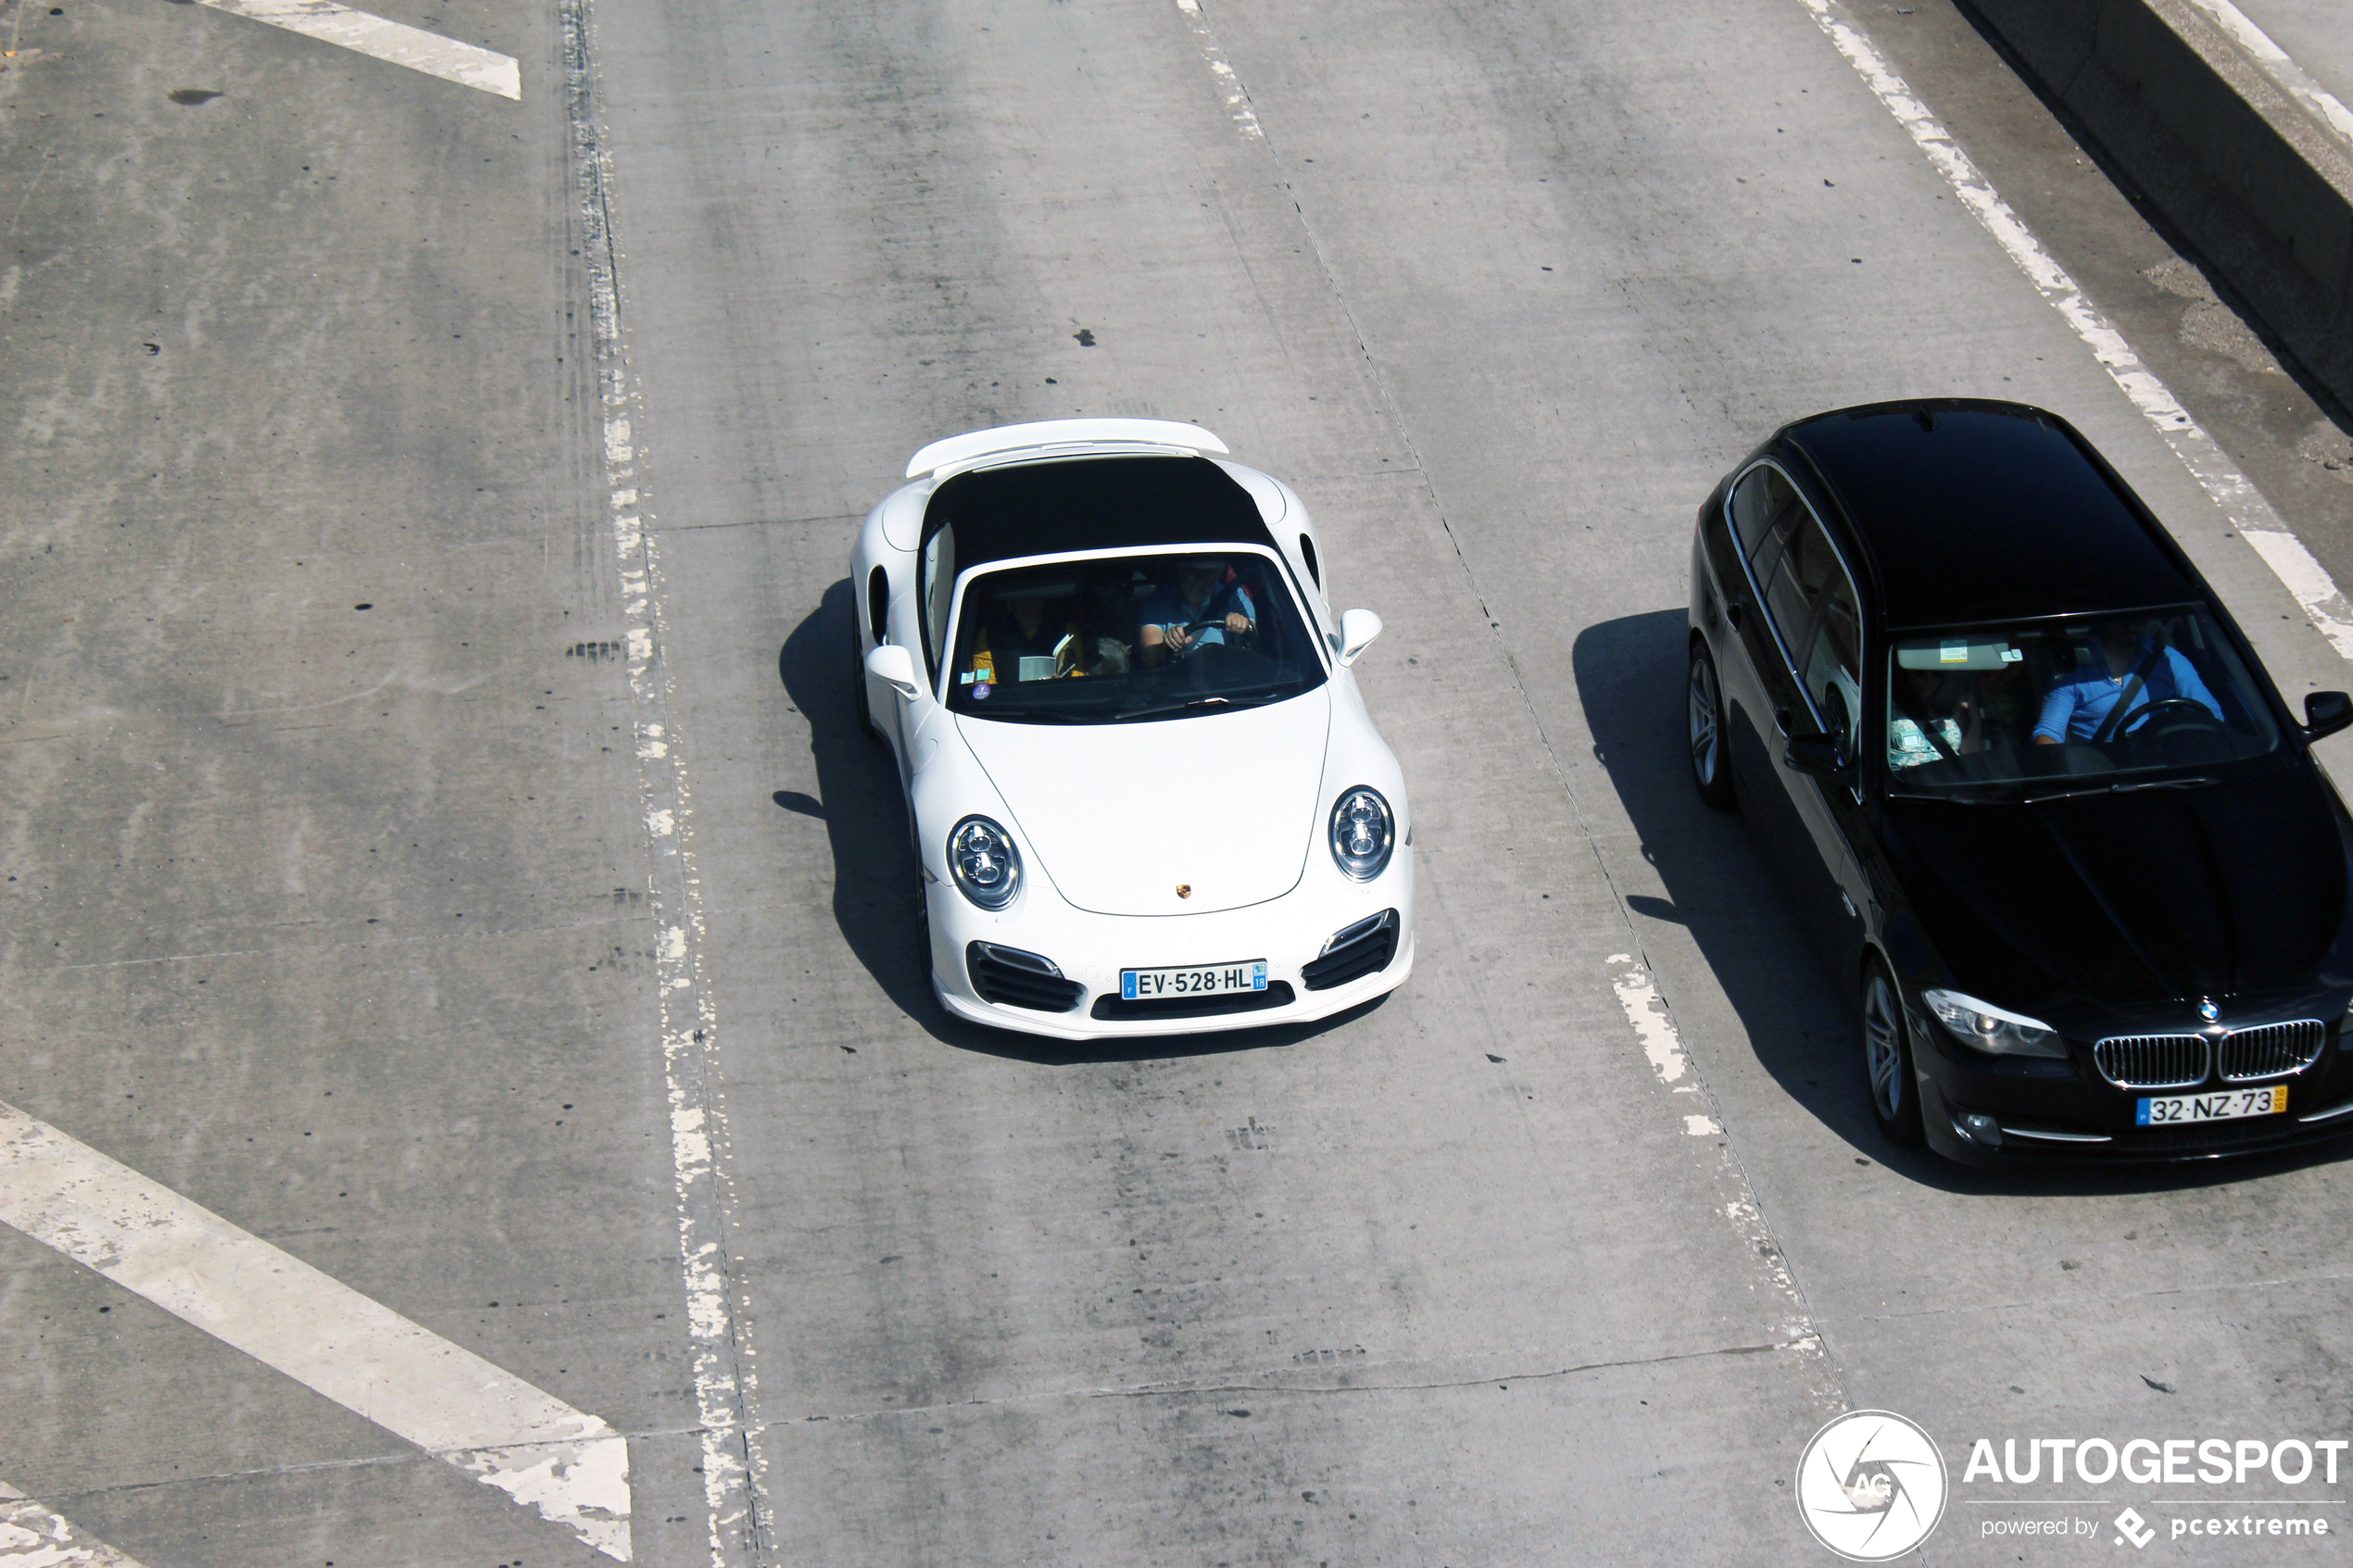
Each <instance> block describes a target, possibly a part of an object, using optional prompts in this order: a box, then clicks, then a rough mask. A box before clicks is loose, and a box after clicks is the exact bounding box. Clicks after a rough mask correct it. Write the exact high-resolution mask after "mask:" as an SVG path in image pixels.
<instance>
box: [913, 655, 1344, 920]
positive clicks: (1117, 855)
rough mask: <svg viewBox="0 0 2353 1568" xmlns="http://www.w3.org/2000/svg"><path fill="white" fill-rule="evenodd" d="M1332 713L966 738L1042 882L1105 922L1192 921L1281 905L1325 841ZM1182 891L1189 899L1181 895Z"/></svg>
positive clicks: (1021, 730) (1205, 717)
mask: <svg viewBox="0 0 2353 1568" xmlns="http://www.w3.org/2000/svg"><path fill="white" fill-rule="evenodd" d="M1330 722H1331V701H1330V698H1329V696H1327V693H1326V691H1325V689H1324V688H1322V687H1320V686H1319V687H1317V688H1316V689H1315V690H1314V691H1312V692H1308V693H1305V694H1303V695H1302V696H1295V697H1292V698H1291V699H1290V700H1289V701H1287V702H1278V703H1275V704H1273V705H1271V706H1269V707H1265V708H1244V709H1238V710H1236V711H1234V712H1231V713H1203V714H1196V715H1193V716H1190V717H1187V718H1182V719H1164V720H1146V721H1140V722H1137V723H1127V724H1071V725H1061V724H1010V723H1004V722H1000V721H989V720H986V719H971V718H960V719H958V720H957V730H958V733H959V734H962V735H963V738H964V744H965V745H966V746H970V747H971V748H972V754H973V756H974V757H975V759H978V761H979V763H980V765H981V768H982V769H983V770H984V771H986V772H987V773H988V782H989V783H991V784H995V785H996V786H997V793H998V794H999V795H1000V797H1003V799H1004V802H1005V809H1006V810H1007V811H1009V812H1010V813H1011V814H1012V816H1013V822H1010V823H1008V824H1007V825H1008V826H1010V827H1012V828H1013V831H1014V832H1015V833H1017V834H1020V836H1021V845H1022V848H1023V850H1024V852H1026V854H1027V855H1028V856H1029V857H1030V859H1032V861H1033V862H1034V866H1033V869H1034V871H1035V872H1037V873H1038V874H1040V875H1042V876H1045V877H1046V878H1048V879H1049V880H1050V881H1051V882H1052V883H1053V884H1054V886H1055V887H1056V888H1057V889H1058V890H1059V891H1060V892H1061V894H1062V896H1063V897H1064V898H1067V899H1069V900H1070V902H1071V903H1073V904H1075V905H1076V906H1077V907H1078V908H1080V909H1087V910H1090V911H1092V912H1093V913H1096V914H1104V915H1191V914H1205V913H1208V912H1209V911H1211V910H1214V909H1239V908H1240V907H1241V906H1243V905H1245V904H1263V903H1265V901H1266V900H1267V899H1269V898H1277V897H1281V896H1282V895H1284V894H1286V893H1288V892H1290V890H1291V889H1292V888H1293V887H1295V886H1297V885H1298V884H1299V877H1300V872H1301V870H1302V868H1303V867H1304V865H1305V864H1306V859H1307V851H1308V849H1309V847H1311V846H1312V845H1313V844H1314V843H1315V830H1316V826H1317V812H1318V808H1319V807H1320V806H1321V804H1322V802H1321V801H1320V799H1319V798H1318V796H1319V793H1320V791H1321V788H1322V783H1323V772H1324V738H1325V734H1326V732H1327V730H1328V728H1329V727H1330ZM1179 886H1184V887H1187V888H1189V889H1190V890H1191V891H1190V893H1189V896H1188V897H1181V898H1180V897H1177V894H1176V889H1177V888H1178V887H1179Z"/></svg>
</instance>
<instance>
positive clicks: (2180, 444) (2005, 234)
mask: <svg viewBox="0 0 2353 1568" xmlns="http://www.w3.org/2000/svg"><path fill="white" fill-rule="evenodd" d="M1803 3H1804V5H1805V6H1806V10H1807V11H1809V12H1811V13H1812V14H1813V18H1814V21H1815V25H1817V26H1818V27H1819V28H1820V29H1821V30H1822V31H1824V32H1825V33H1827V34H1829V35H1830V40H1831V43H1832V44H1835V45H1837V48H1838V52H1839V53H1840V54H1842V55H1843V56H1846V61H1847V63H1848V64H1849V65H1851V66H1853V67H1854V68H1855V69H1856V73H1857V74H1858V75H1860V76H1861V77H1862V79H1863V81H1864V82H1865V84H1866V85H1868V86H1869V88H1870V90H1871V93H1872V94H1873V95H1874V96H1876V97H1877V98H1878V99H1879V101H1880V102H1881V104H1882V105H1883V106H1885V107H1886V108H1887V111H1888V112H1889V113H1890V114H1893V115H1894V117H1895V119H1896V121H1897V122H1898V123H1899V124H1901V125H1902V126H1903V127H1904V129H1905V131H1906V132H1907V133H1908V134H1909V135H1910V136H1911V138H1912V141H1913V144H1915V145H1917V146H1918V147H1919V149H1920V151H1922V152H1923V153H1926V154H1927V155H1928V160H1929V162H1931V163H1932V164H1934V165H1935V166H1936V171H1937V172H1938V173H1940V174H1942V175H1944V181H1945V183H1947V184H1949V185H1950V186H1952V187H1953V193H1954V194H1956V195H1957V196H1959V197H1960V199H1961V205H1962V206H1964V207H1968V208H1969V211H1970V212H1971V213H1972V214H1974V215H1975V216H1976V218H1977V220H1978V222H1980V223H1981V224H1982V225H1984V227H1985V232H1987V233H1989V234H1992V235H1993V236H1994V242H1995V243H1996V244H1998V245H2000V246H2001V247H2002V249H2003V251H2004V252H2005V253H2007V255H2008V257H2009V258H2010V259H2011V260H2012V261H2014V262H2016V263H2017V264H2018V268H2019V270H2020V271H2022V272H2024V273H2025V274H2026V275H2027V277H2028V278H2029V279H2030V280H2032V282H2033V284H2034V287H2035V288H2036V290H2038V291H2039V292H2040V293H2041V294H2042V295H2043V298H2044V299H2045V301H2047V302H2048V303H2049V305H2050V307H2051V308H2052V309H2054V310H2056V311H2057V312H2058V313H2059V316H2060V317H2061V319H2063V320H2065V321H2066V322H2067V324H2068V325H2069V326H2070V327H2071V328H2073V329H2074V332H2075V335H2076V336H2077V337H2079V338H2081V339H2082V340H2083V344H2084V346H2086V347H2088V348H2089V349H2091V351H2092V357H2093V358H2095V359H2097V360H2098V361H2099V362H2100V366H2101V368H2102V369H2103V370H2107V371H2108V376H2109V378H2110V379H2112V380H2113V381H2114V382H2115V383H2116V384H2117V385H2118V386H2119V387H2120V388H2121V389H2122V390H2123V393H2124V395H2125V396H2126V397H2128V398H2130V399H2131V400H2132V403H2133V407H2134V408H2138V409H2139V410H2140V411H2141V414H2142V416H2143V417H2144V418H2145V419H2146V420H2148V421H2149V423H2150V424H2152V425H2155V426H2156V427H2157V433H2158V434H2159V435H2161V436H2163V437H2164V438H2165V442H2166V445H2169V446H2171V447H2172V448H2173V455H2174V456H2175V457H2177V458H2180V459H2181V460H2182V466H2183V468H2186V469H2188V470H2190V475H2191V477H2192V478H2194V479H2196V481H2197V482H2198V484H2199V485H2200V487H2202V488H2203V489H2204V490H2205V491H2206V493H2207V494H2208V495H2210V496H2212V497H2213V499H2214V504H2215V505H2216V506H2218V507H2220V508H2221V509H2222V513H2223V515H2224V516H2225V517H2228V518H2229V519H2230V520H2231V524H2232V526H2233V528H2234V529H2235V530H2236V531H2237V532H2238V533H2239V534H2240V535H2241V536H2242V537H2244V538H2245V539H2246V542H2247V544H2248V545H2249V546H2252V547H2253V549H2254V551H2255V553H2256V554H2257V555H2258V556H2260V557H2261V558H2262V559H2263V564H2264V565H2266V566H2268V567H2270V568H2271V571H2272V574H2273V575H2274V576H2276V577H2278V578H2279V580H2280V581H2281V583H2284V584H2285V585H2286V588H2287V591H2288V592H2289V594H2291V595H2293V596H2295V599H2296V603H2297V604H2299V605H2301V606H2303V607H2304V613H2305V615H2306V617H2308V618H2309V620H2310V621H2311V622H2312V624H2313V625H2314V626H2315V627H2317V628H2319V630H2320V633H2321V634H2322V636H2324V637H2326V638H2327V639H2328V640H2329V645H2330V646H2332V647H2334V648H2335V649H2336V651H2337V652H2338V654H2339V655H2341V656H2343V657H2344V658H2346V659H2353V603H2348V602H2347V599H2346V596H2345V595H2344V594H2343V593H2342V592H2340V591H2339V590H2338V588H2337V585H2336V583H2335V580H2334V579H2333V578H2331V577H2330V576H2329V573H2328V569H2327V568H2326V567H2324V566H2322V564H2321V563H2320V562H2319V561H2318V560H2317V559H2315V558H2313V555H2312V552H2311V551H2310V550H2309V549H2307V548H2306V547H2305V545H2304V541H2303V540H2301V539H2298V538H2297V537H2296V534H2295V533H2294V531H2293V530H2291V529H2290V528H2289V527H2288V525H2287V524H2286V522H2285V521H2283V520H2282V519H2281V517H2280V514H2279V513H2278V512H2276V511H2274V510H2273V509H2272V508H2271V502H2269V501H2267V500H2265V499H2264V498H2263V495H2262V492H2260V491H2259V490H2257V489H2256V488H2255V485H2254V483H2253V482H2251V481H2250V480H2248V478H2247V477H2246V474H2244V473H2241V472H2240V471H2239V467H2238V465H2237V464H2236V463H2233V462H2232V461H2231V459H2230V458H2229V456H2228V455H2227V454H2225V453H2224V452H2223V450H2222V448H2221V445H2219V444H2217V443H2216V441H2215V439H2214V438H2213V437H2212V436H2210V435H2208V433H2206V431H2205V428H2204V427H2203V426H2201V425H2199V423H2198V422H2197V421H2196V420H2194V419H2192V418H2191V417H2190V414H2189V410H2188V409H2186V408H2183V407H2182V405H2181V402H2180V400H2179V399H2178V398H2176V397H2175V396H2174V395H2173V394H2172V393H2171V392H2170V391H2169V390H2167V388H2166V385H2165V383H2163V382H2161V381H2159V380H2158V379H2157V375H2156V373H2155V372H2154V371H2152V370H2150V369H2149V368H2148V367H2147V366H2146V365H2145V364H2143V363H2142V362H2141V357H2140V356H2139V355H2138V354H2136V353H2134V352H2133V345H2131V344H2129V343H2127V342H2126V341H2125V340H2124V334H2123V333H2122V332H2118V331H2117V330H2116V328H2115V327H2114V326H2113V325H2112V324H2110V322H2109V321H2108V318H2107V317H2105V316H2103V315H2101V314H2100V313H2099V311H2098V309H2097V308H2096V307H2094V306H2093V304H2092V302H2091V301H2090V300H2089V299H2087V298H2085V297H2084V295H2083V290H2082V287H2081V286H2079V285H2078V284H2077V282H2075V280H2074V279H2073V278H2072V277H2070V275H2069V274H2068V271H2067V269H2065V268H2064V267H2061V266H2060V265H2059V264H2058V262H2057V260H2056V259H2055V258H2054V257H2052V255H2051V253H2050V252H2049V251H2047V250H2045V249H2044V248H2043V242H2042V241H2041V240H2038V239H2036V238H2035V237H2034V232H2033V231H2032V230H2031V229H2029V228H2028V227H2027V226H2026V224H2025V222H2024V220H2021V219H2020V217H2019V215H2018V214H2017V213H2016V212H2014V211H2012V210H2011V208H2010V205H2009V203H2007V202H2006V201H2004V200H2003V199H2002V197H2001V194H2000V193H1998V192H1996V191H1995V190H1994V185H1993V182H1991V181H1989V180H1987V179H1986V178H1985V175H1984V173H1983V172H1982V170H1980V169H1978V167H1977V164H1976V162H1975V161H1974V160H1973V159H1971V158H1970V157H1969V154H1967V153H1965V152H1963V151H1962V150H1961V145H1960V144H1959V143H1958V142H1957V141H1955V140H1954V139H1953V133H1952V132H1950V131H1947V130H1946V129H1945V128H1944V125H1943V123H1941V122H1940V121H1939V120H1938V119H1937V118H1936V117H1935V116H1934V115H1933V114H1931V112H1929V107H1928V106H1927V104H1925V103H1923V102H1922V101H1921V100H1920V99H1919V96H1918V95H1916V94H1914V93H1913V92H1912V89H1911V87H1910V85H1909V84H1908V83H1906V82H1905V80H1904V79H1903V78H1902V77H1900V76H1898V75H1896V74H1895V70H1894V67H1892V66H1890V65H1889V64H1888V63H1887V58H1886V56H1883V55H1881V53H1880V52H1879V48H1878V46H1877V45H1875V44H1872V42H1871V41H1870V40H1869V38H1867V37H1865V36H1864V35H1863V33H1862V31H1861V30H1860V29H1858V28H1857V27H1856V26H1855V24H1854V23H1853V22H1850V21H1848V20H1847V19H1845V18H1843V16H1841V15H1840V14H1839V9H1838V6H1836V4H1835V3H1834V0H1803ZM2210 8H2212V7H2209V9H2210ZM2248 25H2249V26H2252V25H2253V24H2252V23H2249V24H2248ZM2282 57H2283V58H2284V57H2285V56H2282ZM2332 101H2334V100H2332Z"/></svg>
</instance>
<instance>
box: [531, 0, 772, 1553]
mask: <svg viewBox="0 0 2353 1568" xmlns="http://www.w3.org/2000/svg"><path fill="white" fill-rule="evenodd" d="M558 11H559V15H560V18H561V19H562V26H563V36H564V73H565V95H566V98H567V100H568V108H569V114H570V117H571V120H572V133H573V152H574V154H575V157H576V158H577V163H576V166H575V174H576V178H577V180H578V190H579V195H580V207H579V213H580V217H581V219H582V221H583V229H584V232H583V234H582V244H581V247H580V249H581V259H582V261H583V263H584V264H585V267H586V269H587V273H588V318H589V322H590V325H591V326H592V328H593V329H594V331H595V341H596V353H597V376H598V393H599V395H600V397H601V398H602V401H603V404H604V444H605V451H604V457H605V477H606V482H607V484H608V485H609V486H610V499H611V504H612V521H611V527H612V545H613V558H614V566H615V568H616V570H617V571H618V572H619V574H620V583H621V598H622V613H623V616H624V617H625V618H626V620H625V621H624V623H623V629H622V633H623V642H624V643H625V645H626V646H627V650H628V652H627V660H626V668H627V670H628V673H629V694H630V700H631V704H632V707H633V709H635V721H636V722H635V740H636V746H635V751H636V755H637V795H638V802H639V806H640V809H641V810H642V811H643V813H644V821H645V823H646V834H647V847H648V851H649V854H650V857H651V875H650V876H649V877H648V893H649V895H650V899H651V909H652V914H653V920H654V928H655V929H656V930H657V931H659V932H661V938H660V939H659V940H658V941H657V942H656V943H655V946H654V981H655V1006H656V1008H657V1009H658V1020H659V1025H660V1030H661V1060H662V1073H663V1084H664V1087H665V1089H666V1090H667V1093H668V1099H669V1110H670V1157H671V1173H672V1181H673V1192H674V1193H675V1195H676V1201H677V1205H678V1249H679V1257H680V1261H681V1265H682V1274H683V1277H682V1279H681V1281H680V1283H681V1285H682V1286H683V1287H684V1290H685V1294H686V1333H687V1338H688V1344H689V1347H690V1348H691V1352H692V1355H693V1376H694V1386H695V1411H696V1415H697V1419H698V1428H699V1430H698V1437H699V1438H700V1441H701V1447H702V1466H701V1469H702V1478H703V1508H704V1521H705V1544H706V1548H707V1549H708V1551H709V1553H710V1562H711V1568H751V1565H755V1564H758V1563H761V1562H769V1561H772V1557H771V1553H770V1549H769V1546H768V1543H769V1541H771V1540H772V1539H773V1538H774V1531H773V1529H772V1527H771V1521H770V1517H769V1500H768V1490H767V1485H768V1463H769V1461H768V1449H767V1428H766V1424H765V1423H764V1422H763V1421H762V1420H761V1413H760V1362H759V1352H758V1348H757V1347H756V1345H755V1344H754V1343H753V1338H752V1317H751V1301H750V1297H749V1292H748V1291H747V1290H746V1289H745V1288H744V1286H743V1284H742V1282H741V1280H740V1279H739V1278H738V1277H737V1275H736V1270H735V1265H734V1257H733V1246H734V1235H733V1231H734V1225H735V1214H736V1185H735V1172H734V1140H733V1137H732V1136H731V1135H730V1132H729V1128H728V1121H727V1097H726V1077H725V1074H724V1072H723V1071H722V1061H721V1056H720V1043H719V1041H720V1036H719V1008H718V1002H717V999H716V998H715V997H714V996H713V994H712V991H711V985H710V982H709V977H708V975H707V974H706V972H705V971H704V966H703V961H702V944H703V942H704V939H705V936H706V934H707V929H708V928H707V925H706V921H705V915H704V908H703V896H702V874H701V872H700V871H699V870H698V866H697V863H696V841H695V832H694V788H693V782H692V780H691V778H690V777H689V775H688V771H687V767H686V746H684V745H683V744H682V742H681V738H680V736H679V734H678V733H677V726H676V724H675V722H674V721H673V720H672V719H671V718H670V717H669V715H670V713H671V711H672V706H673V698H674V696H675V692H674V688H673V681H672V677H671V674H670V669H669V665H668V663H667V662H666V660H665V659H663V657H662V655H663V652H664V650H665V649H666V648H667V647H668V646H669V631H670V626H669V621H667V619H666V617H665V615H664V607H663V601H662V594H661V584H662V573H661V541H660V539H659V538H658V536H657V535H656V533H654V531H653V530H652V528H651V527H650V526H649V525H650V524H651V523H652V522H653V521H654V513H653V511H652V510H651V508H650V507H649V506H646V505H645V504H644V494H643V493H644V492H645V491H646V490H648V489H649V488H650V485H649V484H648V481H647V478H646V476H645V475H644V474H642V473H641V472H640V471H639V470H640V469H641V468H642V466H643V464H644V459H645V450H644V445H643V443H642V442H641V441H640V440H639V438H638V435H637V430H638V429H639V428H640V427H639V425H638V424H637V423H634V422H633V420H632V419H631V413H632V410H633V408H636V400H637V388H636V383H635V378H634V377H633V376H632V375H631V374H630V370H629V356H628V348H627V340H626V337H625V335H624V334H623V329H622V299H621V278H620V268H619V262H620V259H621V257H620V253H619V251H618V249H617V247H616V246H615V245H614V240H613V235H612V231H611V229H610V211H611V203H610V193H609V187H608V181H609V179H610V163H609V160H608V157H607V155H606V153H605V151H604V148H603V146H602V144H601V141H600V131H601V128H600V127H599V125H598V120H597V115H596V92H595V89H596V82H595V77H594V67H593V65H592V62H591V58H590V52H589V46H588V27H587V17H586V15H585V7H584V5H583V4H582V0H559V6H558ZM637 411H638V412H639V413H641V414H642V412H643V410H642V409H638V410H637Z"/></svg>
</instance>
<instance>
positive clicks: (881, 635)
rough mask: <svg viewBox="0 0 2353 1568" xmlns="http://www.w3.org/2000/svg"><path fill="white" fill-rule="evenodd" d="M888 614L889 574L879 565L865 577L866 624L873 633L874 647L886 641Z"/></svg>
mask: <svg viewBox="0 0 2353 1568" xmlns="http://www.w3.org/2000/svg"><path fill="white" fill-rule="evenodd" d="M889 615H890V575H889V573H887V572H886V571H883V569H882V568H881V567H876V568H875V570H874V572H873V574H872V575H871V576H869V577H868V578H867V579H866V625H867V627H868V629H869V630H870V631H872V632H873V633H874V641H875V646H876V647H880V646H882V645H883V643H884V642H885V641H886V637H885V633H887V631H888V630H889V624H890V623H889V619H888V618H889Z"/></svg>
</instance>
